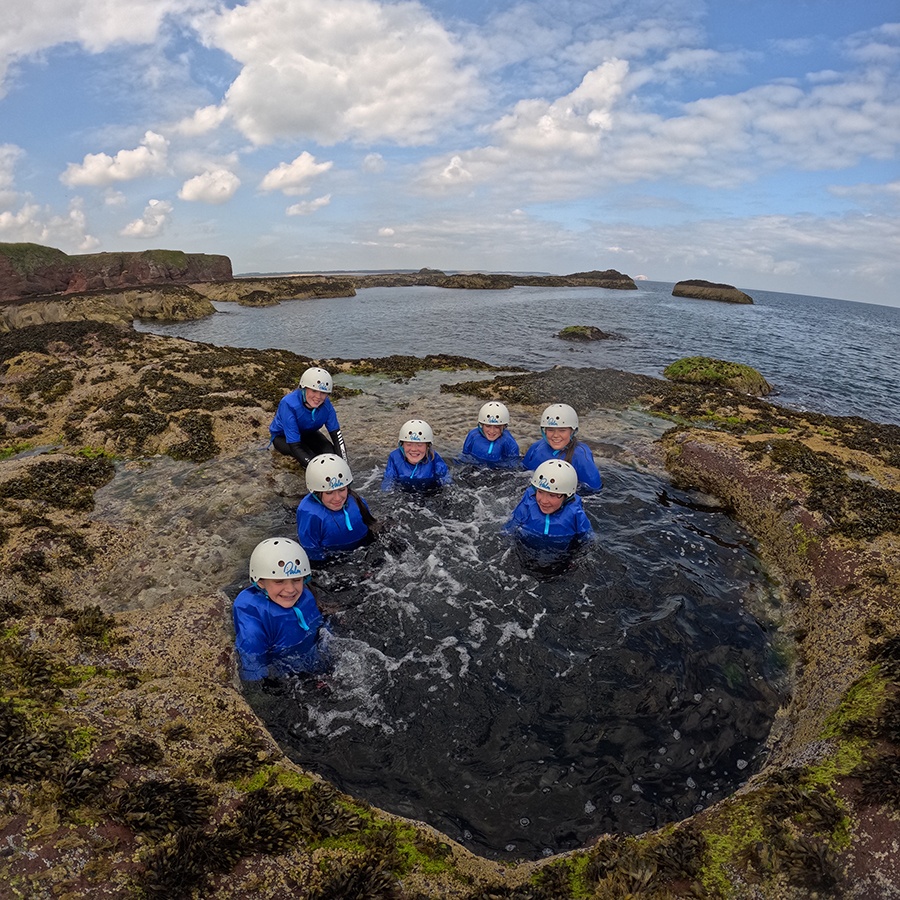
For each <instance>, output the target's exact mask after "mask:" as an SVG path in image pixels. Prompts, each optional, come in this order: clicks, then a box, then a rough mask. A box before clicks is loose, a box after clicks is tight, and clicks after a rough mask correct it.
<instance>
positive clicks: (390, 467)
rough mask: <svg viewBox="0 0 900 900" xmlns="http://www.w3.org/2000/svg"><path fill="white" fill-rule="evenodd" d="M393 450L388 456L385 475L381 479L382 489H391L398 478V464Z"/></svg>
mask: <svg viewBox="0 0 900 900" xmlns="http://www.w3.org/2000/svg"><path fill="white" fill-rule="evenodd" d="M395 452H396V451H391V453H390V455H389V456H388V458H387V465H386V466H385V467H384V477H383V478H382V479H381V489H382V490H383V491H389V490H390V489H391V488H392V487H393V486H394V482H395V481H396V480H397V466H396V465H395V464H394V453H395Z"/></svg>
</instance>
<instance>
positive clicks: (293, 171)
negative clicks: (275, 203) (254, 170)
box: [259, 150, 333, 197]
mask: <svg viewBox="0 0 900 900" xmlns="http://www.w3.org/2000/svg"><path fill="white" fill-rule="evenodd" d="M332 165H333V163H331V162H323V163H317V162H316V158H315V157H314V156H313V155H312V154H311V153H308V152H307V151H306V150H304V151H303V152H302V153H301V154H300V155H299V156H298V157H297V158H296V159H295V160H294V161H293V162H290V163H280V164H279V165H278V166H276V167H275V168H274V169H272V170H270V171H269V172H266V175H265V177H264V178H263V180H262V181H261V182H260V184H259V187H260V190H262V191H281V193H282V194H285V195H286V196H288V197H296V196H299V195H300V194H306V193H308V192H309V188H310V185H309V182H310V181H312V179H313V178H316V177H317V176H319V175H322V174H324V173H325V172H327V171H328V170H329V169H330V168H331V167H332Z"/></svg>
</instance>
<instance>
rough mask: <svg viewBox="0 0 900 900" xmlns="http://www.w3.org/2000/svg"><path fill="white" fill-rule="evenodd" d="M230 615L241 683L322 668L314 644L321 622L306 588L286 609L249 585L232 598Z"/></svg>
mask: <svg viewBox="0 0 900 900" xmlns="http://www.w3.org/2000/svg"><path fill="white" fill-rule="evenodd" d="M231 614H232V617H233V619H234V631H235V638H234V644H235V647H236V648H237V651H238V656H239V657H240V663H241V678H242V679H244V681H259V680H260V679H261V678H265V677H266V676H267V675H278V674H288V673H291V672H315V671H319V670H320V669H321V668H322V660H321V658H320V656H319V650H318V646H317V644H318V636H319V628H320V627H321V626H322V624H323V619H322V613H321V612H320V611H319V607H318V606H316V599H315V597H313V595H312V592H311V591H310V590H309V588H307V587H304V588H303V593H302V594H301V595H300V597H299V599H298V600H297V602H296V603H295V604H294V605H293V606H292V607H291V608H290V609H285V608H284V607H283V606H279V605H278V604H277V603H274V602H273V601H271V600H270V599H269V598H268V597H267V596H266V592H265V591H264V590H262V588H258V587H257V586H256V585H255V584H254V585H250V587H248V588H244V590H242V591H241V592H240V594H238V595H237V597H236V598H235V601H234V606H233V607H232V609H231Z"/></svg>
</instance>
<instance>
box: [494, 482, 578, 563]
mask: <svg viewBox="0 0 900 900" xmlns="http://www.w3.org/2000/svg"><path fill="white" fill-rule="evenodd" d="M503 530H504V531H505V532H507V533H508V534H512V535H514V536H515V537H516V538H517V539H518V540H520V541H521V542H522V543H523V544H525V545H526V546H527V547H529V548H531V549H534V550H551V551H560V552H563V551H566V550H569V549H573V548H574V547H575V546H576V545H578V544H581V543H584V542H585V541H589V540H591V539H592V538H593V536H594V529H593V528H592V527H591V523H590V522H589V521H588V517H587V516H586V515H585V514H584V509H583V508H582V505H581V498H580V497H579V496H578V495H577V494H575V496H573V497H572V498H571V499H570V500H567V501H566V502H565V503H563V505H562V506H561V507H560V508H559V509H558V510H557V511H556V512H553V513H542V512H541V510H540V508H539V507H538V504H537V500H536V499H535V489H534V488H533V487H529V488H528V490H526V491H525V496H524V497H522V499H521V500H520V501H519V505H518V506H517V507H516V508H515V509H514V510H513V514H512V517H511V518H510V520H509V521H508V522H507V523H506V524H505V525H504V526H503Z"/></svg>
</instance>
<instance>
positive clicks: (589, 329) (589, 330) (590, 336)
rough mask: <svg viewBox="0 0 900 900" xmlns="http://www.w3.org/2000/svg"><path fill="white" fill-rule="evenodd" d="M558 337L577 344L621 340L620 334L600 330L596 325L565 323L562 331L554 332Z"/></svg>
mask: <svg viewBox="0 0 900 900" xmlns="http://www.w3.org/2000/svg"><path fill="white" fill-rule="evenodd" d="M556 336H557V337H558V338H562V339H563V340H564V341H572V342H573V343H577V344H584V343H589V342H590V341H609V340H622V336H621V335H620V334H615V333H614V332H612V331H601V330H600V329H599V328H598V327H597V326H596V325H567V326H566V327H565V328H563V330H562V331H558V332H557V333H556Z"/></svg>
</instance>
